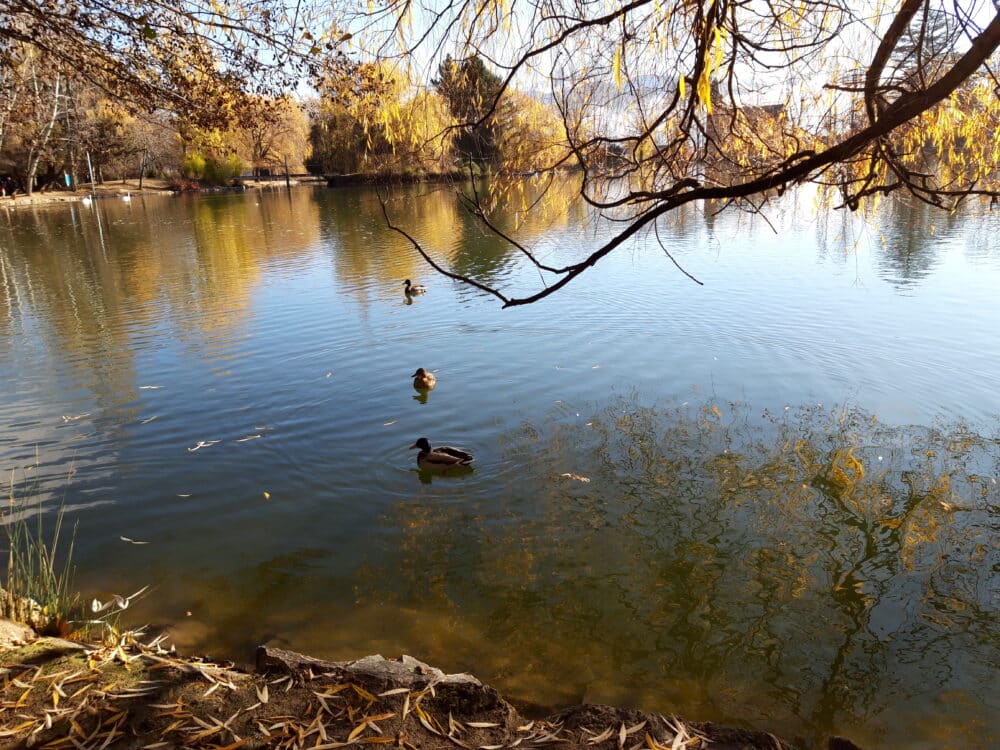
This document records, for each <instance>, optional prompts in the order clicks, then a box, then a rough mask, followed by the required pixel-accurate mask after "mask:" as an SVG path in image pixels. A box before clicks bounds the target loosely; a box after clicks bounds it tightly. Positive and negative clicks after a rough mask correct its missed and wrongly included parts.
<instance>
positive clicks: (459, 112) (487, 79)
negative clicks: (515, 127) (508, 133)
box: [433, 55, 503, 163]
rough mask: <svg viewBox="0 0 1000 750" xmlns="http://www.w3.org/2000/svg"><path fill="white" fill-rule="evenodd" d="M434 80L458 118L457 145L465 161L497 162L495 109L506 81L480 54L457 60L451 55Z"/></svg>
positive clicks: (439, 68) (449, 107)
mask: <svg viewBox="0 0 1000 750" xmlns="http://www.w3.org/2000/svg"><path fill="white" fill-rule="evenodd" d="M433 83H434V86H435V88H437V91H438V93H440V94H441V96H443V97H444V100H445V101H446V102H447V103H448V109H449V110H450V111H451V114H452V117H454V118H455V121H456V126H457V128H458V129H459V132H458V135H457V137H456V138H455V148H456V149H458V151H459V154H460V155H461V156H462V158H463V161H464V160H468V159H472V160H473V161H475V162H478V163H484V162H490V161H494V160H495V159H496V157H497V127H498V124H497V122H496V118H495V117H494V112H495V110H496V107H497V100H498V99H499V97H500V94H501V92H502V91H503V81H502V80H501V79H500V78H499V76H497V75H496V74H495V73H493V71H491V70H490V69H489V68H488V67H486V63H484V62H483V59H482V58H481V57H480V56H479V55H472V56H470V57H467V58H465V59H464V60H454V59H452V57H451V55H448V56H447V57H446V58H445V59H444V61H442V62H441V64H440V66H439V67H438V77H437V78H436V79H435V80H434V82H433Z"/></svg>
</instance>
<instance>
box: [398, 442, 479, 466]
mask: <svg viewBox="0 0 1000 750" xmlns="http://www.w3.org/2000/svg"><path fill="white" fill-rule="evenodd" d="M410 448H411V449H412V448H419V449H420V453H418V454H417V466H419V467H420V468H421V469H452V468H457V467H460V466H468V465H469V464H471V463H472V461H473V457H472V454H471V453H466V452H465V451H463V450H461V449H460V448H452V447H451V446H449V445H442V446H441V447H440V448H431V444H430V442H429V441H428V440H427V438H420V439H419V440H418V441H417V442H415V443H414V444H413V445H411V446H410Z"/></svg>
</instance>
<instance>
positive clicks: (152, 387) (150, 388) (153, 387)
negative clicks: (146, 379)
mask: <svg viewBox="0 0 1000 750" xmlns="http://www.w3.org/2000/svg"><path fill="white" fill-rule="evenodd" d="M162 387H163V386H162V385H140V386H139V390H140V391H158V390H160V388H162Z"/></svg>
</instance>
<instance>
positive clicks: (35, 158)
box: [24, 73, 61, 197]
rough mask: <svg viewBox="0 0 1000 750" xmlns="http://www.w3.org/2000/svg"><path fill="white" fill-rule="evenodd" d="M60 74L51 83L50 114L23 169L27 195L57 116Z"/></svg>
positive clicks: (32, 189) (33, 182)
mask: <svg viewBox="0 0 1000 750" xmlns="http://www.w3.org/2000/svg"><path fill="white" fill-rule="evenodd" d="M60 80H61V79H60V75H59V73H56V77H55V82H54V83H53V85H52V116H51V117H49V121H48V123H47V124H46V125H45V127H44V128H43V129H42V132H41V133H40V134H39V136H38V138H37V139H36V140H35V143H34V145H33V147H32V149H31V151H30V152H29V155H28V164H27V168H26V169H25V170H24V192H25V194H26V195H28V196H29V197H30V196H31V194H32V193H33V192H34V190H35V175H37V174H38V163H39V162H40V161H41V159H42V154H43V153H44V151H45V147H46V146H47V145H48V143H49V137H50V136H51V135H52V129H53V128H54V127H55V125H56V118H57V117H58V116H59V83H60Z"/></svg>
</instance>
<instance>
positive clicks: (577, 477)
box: [559, 473, 590, 484]
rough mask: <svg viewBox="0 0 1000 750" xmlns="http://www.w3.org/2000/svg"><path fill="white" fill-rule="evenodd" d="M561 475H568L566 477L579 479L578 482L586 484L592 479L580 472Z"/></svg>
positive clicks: (562, 475)
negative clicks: (581, 474)
mask: <svg viewBox="0 0 1000 750" xmlns="http://www.w3.org/2000/svg"><path fill="white" fill-rule="evenodd" d="M559 476H561V477H566V479H572V480H574V481H577V482H583V483H585V484H587V483H589V482H590V479H588V478H587V477H582V476H580V475H579V474H568V473H567V474H560V475H559Z"/></svg>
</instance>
